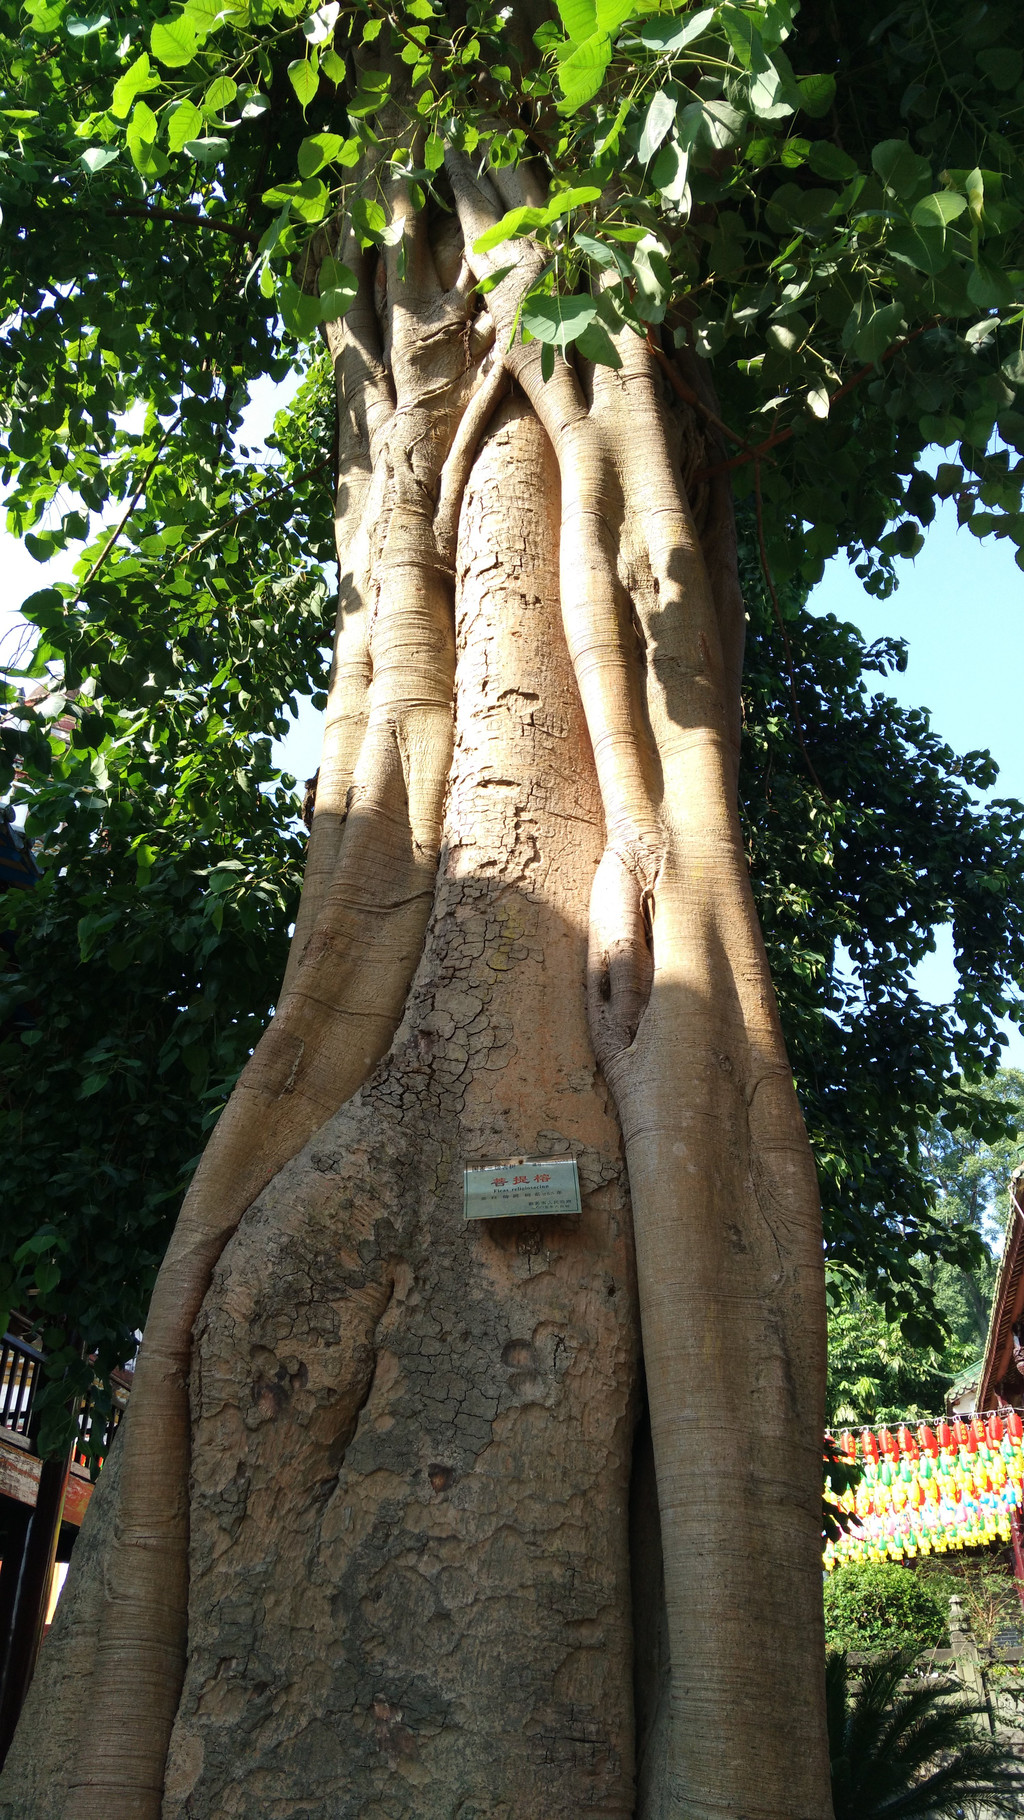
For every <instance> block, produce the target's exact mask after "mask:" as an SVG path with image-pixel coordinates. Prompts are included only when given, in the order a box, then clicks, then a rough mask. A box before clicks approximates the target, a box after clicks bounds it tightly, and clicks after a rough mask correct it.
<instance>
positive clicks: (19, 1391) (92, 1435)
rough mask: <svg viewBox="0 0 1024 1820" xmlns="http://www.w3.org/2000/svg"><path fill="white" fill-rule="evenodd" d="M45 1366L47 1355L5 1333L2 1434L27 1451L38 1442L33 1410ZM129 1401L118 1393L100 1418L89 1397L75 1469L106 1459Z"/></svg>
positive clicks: (0, 1368)
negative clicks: (95, 1459) (109, 1407)
mask: <svg viewBox="0 0 1024 1820" xmlns="http://www.w3.org/2000/svg"><path fill="white" fill-rule="evenodd" d="M44 1362H45V1361H44V1355H43V1354H42V1353H41V1352H38V1351H37V1350H36V1348H35V1347H34V1346H30V1345H29V1344H28V1341H27V1340H23V1339H20V1338H19V1337H18V1336H17V1335H15V1334H12V1333H5V1334H4V1336H3V1339H2V1340H0V1434H7V1435H10V1436H12V1437H14V1438H16V1439H17V1440H18V1441H19V1442H20V1443H21V1444H23V1445H24V1446H27V1447H32V1443H33V1441H34V1438H35V1437H34V1431H33V1423H32V1416H33V1407H34V1403H35V1397H36V1392H37V1390H38V1389H39V1386H40V1383H41V1382H42V1368H43V1364H44ZM126 1401H127V1393H126V1392H122V1393H121V1396H120V1397H119V1396H118V1393H117V1391H116V1390H115V1393H114V1403H113V1407H112V1408H111V1410H110V1411H109V1413H104V1414H103V1415H100V1414H99V1412H98V1411H97V1409H96V1397H95V1393H94V1392H93V1391H88V1392H87V1393H86V1395H85V1396H84V1397H83V1398H82V1402H81V1406H80V1408H79V1411H78V1439H77V1441H76V1443H75V1450H74V1453H73V1454H72V1456H71V1459H72V1464H73V1465H74V1466H82V1467H89V1466H91V1464H92V1461H93V1459H94V1458H95V1457H96V1456H97V1455H98V1456H99V1458H100V1460H102V1459H103V1456H104V1455H105V1454H106V1452H107V1449H108V1448H109V1446H110V1443H111V1441H112V1440H113V1438H114V1434H115V1432H116V1430H117V1425H118V1423H119V1422H120V1420H121V1417H122V1416H123V1414H124V1409H125V1403H126ZM97 1441H98V1442H99V1446H98V1447H97V1445H96V1443H97Z"/></svg>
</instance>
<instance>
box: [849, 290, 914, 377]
mask: <svg viewBox="0 0 1024 1820" xmlns="http://www.w3.org/2000/svg"><path fill="white" fill-rule="evenodd" d="M905 328H906V321H905V318H904V315H903V306H902V304H899V303H886V304H883V306H882V308H881V309H880V310H872V311H871V312H870V314H869V315H868V316H867V317H866V318H865V319H864V320H862V322H861V325H860V328H859V329H858V330H857V333H856V336H855V337H854V342H853V348H854V352H855V353H856V354H857V355H859V357H860V359H861V360H864V361H873V362H874V363H875V364H876V365H877V363H878V362H879V361H880V360H881V358H882V356H883V354H885V353H886V351H887V350H888V349H889V348H891V347H892V344H893V342H894V341H898V340H899V337H900V335H901V334H902V333H903V331H904V329H905Z"/></svg>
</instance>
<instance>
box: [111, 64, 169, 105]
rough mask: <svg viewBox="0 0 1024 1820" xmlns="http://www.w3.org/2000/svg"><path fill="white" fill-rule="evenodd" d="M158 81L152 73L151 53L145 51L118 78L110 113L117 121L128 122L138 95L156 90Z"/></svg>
mask: <svg viewBox="0 0 1024 1820" xmlns="http://www.w3.org/2000/svg"><path fill="white" fill-rule="evenodd" d="M158 81H159V78H158V77H157V76H154V75H152V74H151V72H150V63H149V53H148V51H143V52H142V54H141V56H138V57H136V59H135V62H134V63H132V64H130V65H129V67H128V68H127V69H126V70H125V72H124V75H123V76H120V77H118V80H117V81H116V82H115V84H114V93H113V96H112V97H111V102H110V111H111V113H112V114H113V115H114V117H115V119H117V120H127V118H128V115H129V114H130V113H131V110H132V102H133V101H134V100H135V97H136V95H141V94H145V93H146V92H147V91H148V90H149V89H151V88H156V86H157V83H158Z"/></svg>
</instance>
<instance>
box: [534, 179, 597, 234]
mask: <svg viewBox="0 0 1024 1820" xmlns="http://www.w3.org/2000/svg"><path fill="white" fill-rule="evenodd" d="M600 200H601V192H600V190H599V189H596V188H595V187H594V185H593V184H592V183H583V184H579V185H578V186H577V188H576V189H572V190H559V191H558V192H557V194H556V195H555V196H553V197H552V199H551V201H550V202H549V203H548V205H547V208H546V209H544V211H543V215H544V225H545V226H546V227H550V226H551V224H552V223H553V222H555V221H561V219H562V217H563V216H564V215H568V214H571V212H572V210H573V209H582V208H586V206H587V204H588V203H590V202H600Z"/></svg>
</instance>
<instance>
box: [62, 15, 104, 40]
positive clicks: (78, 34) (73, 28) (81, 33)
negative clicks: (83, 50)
mask: <svg viewBox="0 0 1024 1820" xmlns="http://www.w3.org/2000/svg"><path fill="white" fill-rule="evenodd" d="M109 24H110V14H109V13H94V14H93V16H92V18H90V19H83V18H82V17H81V16H80V15H78V14H76V13H69V14H68V16H67V18H66V19H65V21H64V29H65V31H66V32H67V34H68V37H69V38H92V37H93V36H94V35H95V34H96V32H101V31H102V30H103V27H104V26H105V25H109Z"/></svg>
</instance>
